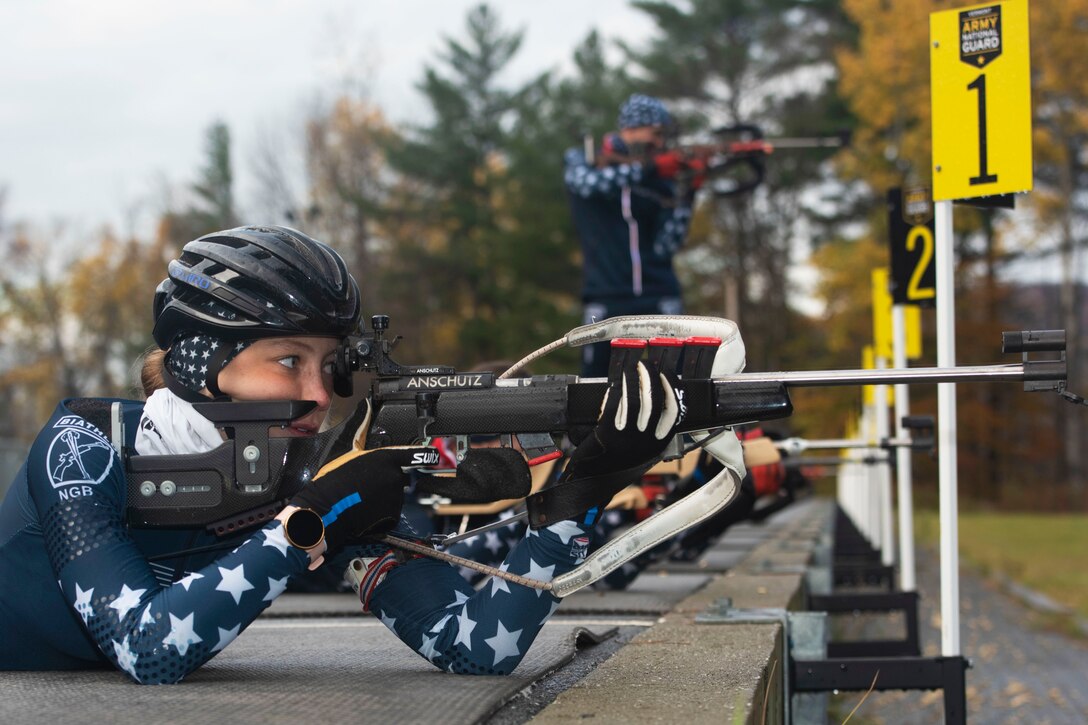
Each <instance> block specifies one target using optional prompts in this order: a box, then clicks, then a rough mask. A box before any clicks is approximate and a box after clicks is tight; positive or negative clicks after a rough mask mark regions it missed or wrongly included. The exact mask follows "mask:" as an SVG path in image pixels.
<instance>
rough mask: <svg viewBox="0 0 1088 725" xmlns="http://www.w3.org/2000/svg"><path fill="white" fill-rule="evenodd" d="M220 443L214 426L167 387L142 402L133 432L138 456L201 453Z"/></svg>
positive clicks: (217, 431)
mask: <svg viewBox="0 0 1088 725" xmlns="http://www.w3.org/2000/svg"><path fill="white" fill-rule="evenodd" d="M209 402H211V399H209ZM222 443H223V436H222V435H221V434H220V432H219V429H218V428H216V427H215V424H214V423H212V422H211V421H210V420H208V419H207V418H205V417H204V416H202V415H201V414H200V413H198V412H196V410H195V409H194V408H193V405H192V403H189V402H187V401H185V400H182V399H181V398H179V397H178V396H176V395H174V394H173V393H171V392H170V391H169V390H167V389H166V388H160V389H159V390H156V391H155V392H154V393H152V394H151V396H150V397H149V398H148V399H147V402H146V403H144V413H143V415H142V416H140V428H139V430H137V431H136V452H137V453H138V454H140V455H141V456H147V455H177V454H179V453H204V452H205V451H210V450H212V449H213V448H217V447H219V446H220V445H222Z"/></svg>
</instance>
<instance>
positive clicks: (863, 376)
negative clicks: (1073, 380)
mask: <svg viewBox="0 0 1088 725" xmlns="http://www.w3.org/2000/svg"><path fill="white" fill-rule="evenodd" d="M1036 366H1045V367H1036ZM714 380H715V382H718V383H739V382H766V383H784V384H785V385H786V386H788V387H825V386H832V385H895V384H899V383H902V384H910V383H960V382H963V383H970V382H1002V381H1018V380H1019V381H1024V380H1054V381H1058V380H1065V363H1064V362H1063V361H1058V360H1055V361H1045V362H1039V363H1028V364H1023V363H1009V364H1005V365H963V366H959V365H957V366H956V367H944V368H940V367H934V368H886V369H883V370H813V371H792V372H771V373H739V374H737V375H727V376H724V377H720V378H715V379H714Z"/></svg>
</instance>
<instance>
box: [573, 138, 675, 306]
mask: <svg viewBox="0 0 1088 725" xmlns="http://www.w3.org/2000/svg"><path fill="white" fill-rule="evenodd" d="M622 144H623V142H622V141H621V140H619V138H618V137H617V136H615V135H611V136H609V137H608V139H606V145H610V146H611V147H612V148H613V150H614V151H616V152H617V153H624V151H625V147H623V145H622ZM564 162H565V170H564V174H563V181H564V183H565V184H566V188H567V197H568V199H569V202H570V212H571V218H572V220H573V222H574V228H575V230H576V231H577V232H578V238H579V240H580V241H581V244H582V256H583V260H584V261H583V273H582V274H583V278H582V297H583V300H584V301H587V302H588V301H606V300H615V299H631V298H635V297H646V298H659V297H679V296H680V283H679V281H678V280H677V278H676V273H675V272H674V271H673V265H672V260H673V255H675V254H676V252H677V251H678V250H679V249H680V246H681V245H682V244H683V242H684V238H685V237H686V236H687V231H688V225H689V223H690V222H691V205H692V201H693V194H690V193H689V194H688V195H686V196H685V197H683V198H680V199H677V198H676V189H675V186H674V185H673V182H672V181H670V180H668V179H662V178H660V177H659V176H657V175H656V174H655V173H654V172H653V171H651V170H648V169H647V168H645V167H644V166H643V164H640V163H629V164H613V165H610V166H605V167H601V168H598V167H596V166H595V165H593V164H591V163H590V162H589V161H588V160H587V159H586V155H585V152H584V151H582V150H581V149H577V148H573V149H569V150H568V151H567V152H566V154H565V155H564Z"/></svg>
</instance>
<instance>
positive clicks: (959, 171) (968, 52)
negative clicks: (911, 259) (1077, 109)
mask: <svg viewBox="0 0 1088 725" xmlns="http://www.w3.org/2000/svg"><path fill="white" fill-rule="evenodd" d="M929 38H930V48H929V53H930V79H929V83H930V100H931V103H932V107H933V199H934V201H945V200H949V199H969V198H972V197H976V196H990V195H993V194H1010V193H1013V192H1019V191H1030V190H1031V187H1032V173H1031V172H1032V169H1031V78H1030V59H1029V48H1030V46H1029V40H1028V3H1027V0H1003V1H1002V2H995V3H991V4H988V5H972V6H970V7H965V8H955V9H953V10H943V11H941V12H938V13H932V14H930V16H929Z"/></svg>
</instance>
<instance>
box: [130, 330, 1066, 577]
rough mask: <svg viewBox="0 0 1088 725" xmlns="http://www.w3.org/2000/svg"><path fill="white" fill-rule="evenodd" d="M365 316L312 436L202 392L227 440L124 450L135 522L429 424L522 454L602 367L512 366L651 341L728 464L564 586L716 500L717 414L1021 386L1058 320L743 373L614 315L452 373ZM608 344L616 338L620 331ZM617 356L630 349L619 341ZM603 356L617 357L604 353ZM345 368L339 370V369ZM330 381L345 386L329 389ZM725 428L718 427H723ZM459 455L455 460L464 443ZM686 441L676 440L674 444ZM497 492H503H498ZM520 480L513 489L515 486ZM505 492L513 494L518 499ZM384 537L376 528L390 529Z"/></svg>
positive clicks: (1050, 386)
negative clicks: (982, 342)
mask: <svg viewBox="0 0 1088 725" xmlns="http://www.w3.org/2000/svg"><path fill="white" fill-rule="evenodd" d="M371 322H372V324H371V329H370V330H369V331H366V332H364V333H363V334H361V335H359V336H357V337H354V338H351V339H349V340H348V342H347V343H346V344H344V345H342V346H341V348H340V350H339V352H338V355H337V363H336V364H337V368H338V371H339V373H340V374H338V376H337V377H338V379H340V380H344V378H345V376H344V374H345V373H350V372H364V373H370V374H372V375H373V376H374V379H373V382H372V385H371V394H370V396H369V398H370V400H371V401H372V402H371V403H366V402H364V403H362V404H360V405H359V406H358V408H357V409H356V410H355V411H354V413H353V414H352V415H351V416H349V417H348V418H347V419H346V420H345V421H344V422H342V423H340V424H339V425H337V426H336V427H334V428H332V429H330V430H329V431H326V432H323V433H321V434H319V435H317V436H313V437H311V438H301V439H300V438H292V439H281V438H269V436H268V427H269V426H270V425H273V426H274V425H277V424H278V425H285V424H286V423H288V422H289V421H291V420H294V419H295V418H297V417H299V416H301V415H304V414H305V413H306V412H307V411H308V410H310V409H312V406H313V404H312V403H310V402H307V401H279V402H262V403H202V404H197V406H198V409H199V410H200V412H202V413H203V414H205V415H207V416H208V417H209V418H210V419H212V420H213V422H215V423H216V425H218V426H220V427H223V428H225V429H230V430H232V431H233V436H232V437H231V439H230V440H227V441H226V442H225V443H224V444H223V446H220V447H219V448H217V449H215V450H214V451H211V452H209V453H203V454H190V455H183V456H131V457H126V471H127V474H128V481H129V486H128V488H129V491H128V502H129V508H128V512H127V513H128V522H129V524H130V525H132V526H135V527H141V526H142V527H186V528H193V527H199V526H204V527H206V528H207V529H208V530H209V531H213V532H215V533H217V534H222V535H225V534H230V533H234V532H236V531H239V530H242V529H245V528H248V527H250V526H254V525H259V524H261V523H263V522H265V521H267V520H268V519H270V518H271V517H273V516H274V515H275V513H276V512H278V511H279V510H280V508H282V506H283V505H284V504H285V502H286V501H287V500H288V499H289V498H290V496H291V495H292V494H293V493H294V492H295V491H297V490H298V488H299V487H300V486H301V485H303V484H304V483H305V482H306V481H307V480H309V478H310V477H312V476H313V474H314V473H316V471H317V470H318V468H320V466H321V465H322V464H323V463H324V462H325V461H327V460H329V459H330V458H331V457H333V456H336V455H339V454H340V453H343V452H345V451H347V450H349V449H350V448H351V447H352V446H353V445H361V442H362V440H363V439H364V437H365V444H366V446H368V447H375V446H385V445H406V444H411V443H416V442H419V441H423V440H427V439H429V438H431V437H438V436H452V437H454V438H456V439H458V440H459V441H467V438H468V437H469V436H471V435H476V434H490V435H496V434H497V435H500V436H503V437H507V440H509V439H510V438H511V437H517V439H518V440H519V441H520V443H521V445H522V448H523V449H524V451H525V454H526V455H527V456H528V457H529V459H530V461H531V462H540V461H543V460H548V459H550V458H552V457H556V456H557V455H558V454H559V451H558V447H557V445H556V437H557V436H562V435H563V434H566V433H569V432H570V431H571V430H572V429H574V428H576V427H579V426H585V427H591V426H593V425H594V424H595V422H596V419H597V416H598V415H599V411H600V409H601V403H602V400H603V397H604V394H605V391H606V389H607V386H608V380H607V379H599V378H598V379H583V378H579V377H578V376H575V375H538V376H533V377H528V378H515V377H511V376H510V375H511V374H512V373H513V372H514V371H516V370H517V369H518V368H520V367H523V366H525V365H527V364H528V363H530V362H531V361H532V360H534V359H536V358H538V357H540V356H542V355H544V354H546V353H547V352H550V351H551V350H554V349H557V348H559V347H561V346H569V347H580V346H582V345H586V344H591V343H596V342H601V341H605V340H613V341H615V340H640V341H649V342H648V343H643V344H642V345H641V346H632V348H631V349H632V350H634V349H636V348H637V350H638V354H639V355H642V354H647V355H656V356H658V357H659V359H660V361H661V364H663V365H676V366H677V369H678V370H679V373H680V374H679V380H680V382H679V388H678V390H679V393H680V397H681V400H682V404H683V407H684V409H685V414H684V417H683V421H682V422H681V424H680V425H679V426H678V432H680V433H683V434H685V435H684V436H678V437H677V440H676V441H674V442H678V441H679V440H680V438H681V437H683V438H690V439H691V440H692V441H694V445H699V446H702V447H703V448H705V450H706V451H707V452H709V453H710V454H711V455H712V456H714V457H716V458H718V460H720V461H721V462H722V463H723V464H725V468H723V470H722V471H721V472H720V473H719V474H718V475H716V476H715V477H714V478H712V479H711V480H710V481H709V482H708V483H706V484H705V485H703V486H701V487H699V488H697V489H695V490H694V491H693V492H692V493H690V494H688V495H687V496H685V497H684V498H682V499H680V500H678V501H676V502H675V503H673V504H671V505H670V506H668V507H666V508H665V509H663V510H661V511H659V512H657V513H656V514H654V515H653V516H652V517H650V518H649V519H647V520H645V521H643V522H641V523H639V524H637V525H636V526H634V527H632V528H631V529H629V530H627V531H626V532H625V533H624V534H622V535H621V536H619V537H617V538H615V539H613V540H612V541H610V542H608V543H607V544H606V545H604V546H603V547H602V548H600V549H598V550H597V551H596V552H594V553H593V554H592V555H590V556H589V557H588V558H587V559H586V561H585V562H584V563H583V564H581V565H579V566H578V567H577V568H575V569H574V570H573V571H571V572H569V573H567V574H564V575H562V576H560V577H557V578H556V579H555V580H554V581H553V582H551V583H550V584H549V585H547V586H546V587H544V588H547V589H550V590H551V591H552V592H553V593H554V594H556V596H560V597H562V596H566V595H568V594H570V593H572V592H574V591H576V590H578V589H580V588H582V587H584V586H586V585H587V584H590V583H592V582H594V581H596V580H597V579H599V578H601V577H602V576H605V575H606V574H608V573H609V572H611V571H613V570H614V569H615V568H617V567H619V566H621V565H622V564H623V563H624V562H626V561H629V560H630V559H631V558H633V557H634V556H637V555H638V554H639V553H641V552H642V551H646V550H648V549H649V548H652V547H653V546H655V545H656V544H658V543H660V542H661V541H663V540H665V539H668V538H670V537H671V536H674V535H675V534H676V533H678V532H679V531H682V530H684V529H686V528H689V527H691V526H693V525H695V524H698V523H700V522H702V521H704V520H706V519H707V518H709V517H711V516H713V515H714V514H715V513H717V512H718V511H720V510H721V509H722V508H724V507H725V506H726V505H728V504H729V502H730V501H732V500H733V498H734V497H735V495H736V493H737V491H738V490H739V483H740V478H741V476H742V475H743V472H742V471H738V470H737V469H736V468H735V465H736V464H735V461H738V460H740V443H739V441H738V440H737V438H736V436H735V435H733V434H732V433H731V432H730V430H729V426H733V425H738V424H742V423H749V422H755V421H761V420H770V419H776V418H783V417H787V416H789V415H790V414H791V413H792V410H793V406H792V403H791V401H790V398H789V394H788V389H789V388H790V387H803V386H837V385H879V384H897V383H907V384H910V383H941V382H973V381H993V382H1001V381H1005V382H1007V381H1020V382H1024V383H1025V387H1026V389H1029V390H1054V391H1057V392H1060V393H1062V392H1063V391H1064V389H1065V380H1066V364H1065V333H1064V331H1062V330H1046V331H1030V332H1016V333H1004V336H1003V337H1004V351H1005V352H1022V353H1023V360H1022V361H1021V362H1020V363H1012V364H1004V365H980V366H963V367H959V366H957V367H951V368H907V369H883V370H835V371H822V372H777V373H742V372H741V370H742V369H743V367H744V344H743V342H742V341H741V338H740V335H739V332H738V330H737V328H736V325H735V324H734V323H733V322H731V321H729V320H724V319H720V318H713V317H694V316H659V315H649V316H638V317H618V318H612V319H609V320H604V321H602V322H597V323H593V324H590V325H584V326H582V327H578V328H575V329H574V330H571V331H570V332H569V333H567V334H566V335H565V336H564V337H562V338H560V339H559V340H556V341H554V342H552V343H550V344H549V345H547V346H545V347H543V348H541V349H539V350H537V351H536V352H534V353H532V354H530V355H528V356H526V357H525V358H523V359H522V360H520V361H519V362H518V363H516V364H515V365H514V366H513V367H512V368H511V370H509V371H507V372H506V373H503V374H502V375H499V376H494V375H493V374H490V373H462V372H458V371H456V370H455V369H453V368H451V367H447V366H402V365H399V364H398V363H396V362H395V361H393V359H392V358H391V356H390V353H391V352H392V349H393V347H394V345H395V342H396V338H394V339H390V338H388V337H387V330H388V327H389V318H388V317H386V316H383V315H378V316H375V317H374V318H372V321H371ZM620 347H624V345H623V344H621V345H620ZM1037 352H1060V354H1061V356H1060V359H1050V360H1029V359H1028V355H1029V353H1037ZM625 354H626V353H625ZM613 359H614V360H616V359H617V358H616V357H614V358H613ZM348 379H350V377H349V378H348ZM338 392H341V393H345V392H350V391H349V390H346V389H343V388H341V389H340V390H338ZM723 433H724V434H723ZM457 448H458V458H459V459H465V460H467V457H468V450H469V449H468V445H467V442H464V443H459V444H458V446H457ZM685 452H686V451H684V450H683V449H682V448H681V447H680V446H679V445H674V446H673V448H672V452H671V454H670V456H671V457H679V456H681V455H683V454H684V453H685ZM548 491H549V489H547V488H545V489H544V490H543V491H541V492H538V493H536V494H533V495H532V496H529V498H528V499H527V504H528V509H529V511H528V518H529V525H530V526H532V527H534V528H538V527H540V526H546V525H548V524H550V523H554V522H555V521H560V520H563V519H565V518H568V515H566V514H565V512H563V510H562V507H561V506H559V507H558V508H557V507H555V506H553V502H552V501H550V500H549V497H548ZM494 493H495V494H496V495H494V496H493V497H492V498H488V499H485V500H494V499H501V498H511V497H515V496H511V494H510V492H509V491H497V492H494ZM526 494H528V491H527V490H526V491H524V492H521V493H520V496H525V495H526ZM520 496H516V497H520ZM387 540H388V537H387Z"/></svg>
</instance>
